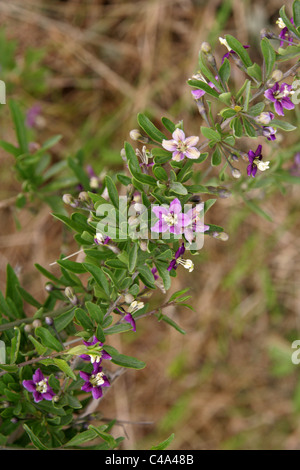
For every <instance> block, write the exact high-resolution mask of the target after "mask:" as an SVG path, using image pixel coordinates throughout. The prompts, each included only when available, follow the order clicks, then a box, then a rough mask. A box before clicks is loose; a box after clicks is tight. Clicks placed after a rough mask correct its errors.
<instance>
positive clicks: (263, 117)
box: [255, 111, 275, 126]
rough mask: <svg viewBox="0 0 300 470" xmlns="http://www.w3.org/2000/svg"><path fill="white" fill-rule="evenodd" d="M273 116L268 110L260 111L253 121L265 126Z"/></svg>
mask: <svg viewBox="0 0 300 470" xmlns="http://www.w3.org/2000/svg"><path fill="white" fill-rule="evenodd" d="M274 117H275V116H274V114H273V113H271V112H270V111H264V112H263V113H260V115H259V116H257V117H256V118H255V121H256V122H258V123H259V124H263V125H264V126H267V125H268V124H270V122H271V121H272V120H273V119H274Z"/></svg>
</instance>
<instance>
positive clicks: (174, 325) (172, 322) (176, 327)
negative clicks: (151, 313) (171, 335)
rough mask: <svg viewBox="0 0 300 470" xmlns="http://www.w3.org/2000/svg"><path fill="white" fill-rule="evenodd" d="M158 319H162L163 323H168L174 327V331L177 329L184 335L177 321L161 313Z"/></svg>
mask: <svg viewBox="0 0 300 470" xmlns="http://www.w3.org/2000/svg"><path fill="white" fill-rule="evenodd" d="M159 320H162V321H164V322H165V323H168V325H170V326H172V327H173V328H175V330H176V331H178V332H179V333H181V334H182V335H185V333H186V332H185V331H184V330H183V329H182V328H181V327H180V326H179V325H177V323H176V322H175V321H174V320H172V319H171V318H170V317H168V316H167V315H163V314H161V315H160V317H159Z"/></svg>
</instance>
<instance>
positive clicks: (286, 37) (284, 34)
mask: <svg viewBox="0 0 300 470" xmlns="http://www.w3.org/2000/svg"><path fill="white" fill-rule="evenodd" d="M276 23H277V24H278V26H279V27H280V28H281V32H280V34H279V37H280V39H282V41H280V44H279V46H280V47H282V46H283V45H284V43H285V42H286V41H288V45H289V46H290V45H292V44H293V42H294V41H293V36H292V33H290V31H289V29H288V28H287V27H286V26H285V24H284V22H283V21H282V19H281V18H279V19H278V20H277V21H276ZM291 23H292V24H293V25H294V26H295V23H294V18H291Z"/></svg>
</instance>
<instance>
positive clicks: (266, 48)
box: [260, 38, 276, 79]
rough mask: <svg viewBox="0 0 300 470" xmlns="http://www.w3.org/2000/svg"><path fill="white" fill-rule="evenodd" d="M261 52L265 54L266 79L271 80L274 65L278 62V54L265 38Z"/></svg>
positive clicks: (261, 44)
mask: <svg viewBox="0 0 300 470" xmlns="http://www.w3.org/2000/svg"><path fill="white" fill-rule="evenodd" d="M260 47H261V51H262V53H263V56H264V59H265V66H266V77H265V78H266V79H267V78H269V76H270V75H271V73H272V71H273V67H274V63H275V60H276V52H275V51H274V49H273V47H272V46H271V43H270V41H269V39H267V38H263V39H262V40H261V43H260Z"/></svg>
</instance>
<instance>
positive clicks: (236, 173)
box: [231, 168, 242, 178]
mask: <svg viewBox="0 0 300 470" xmlns="http://www.w3.org/2000/svg"><path fill="white" fill-rule="evenodd" d="M231 174H232V176H233V177H234V178H240V177H241V176H242V174H241V172H240V170H238V169H237V168H233V169H232V171H231Z"/></svg>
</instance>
